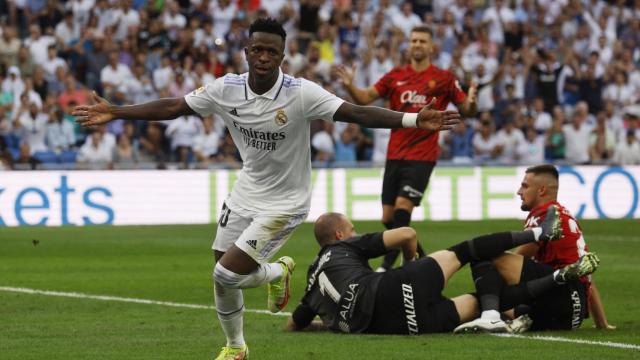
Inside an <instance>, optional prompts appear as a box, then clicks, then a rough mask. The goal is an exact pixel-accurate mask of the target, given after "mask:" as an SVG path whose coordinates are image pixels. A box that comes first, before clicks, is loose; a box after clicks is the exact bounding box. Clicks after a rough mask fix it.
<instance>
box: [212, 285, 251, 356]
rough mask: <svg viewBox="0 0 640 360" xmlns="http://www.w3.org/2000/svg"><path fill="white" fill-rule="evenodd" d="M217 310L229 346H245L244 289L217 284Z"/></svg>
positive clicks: (215, 292)
mask: <svg viewBox="0 0 640 360" xmlns="http://www.w3.org/2000/svg"><path fill="white" fill-rule="evenodd" d="M214 294H215V300H216V311H217V312H218V320H220V326H221V327H222V331H224V335H225V336H226V337H227V346H232V347H236V348H240V347H243V346H244V333H243V328H242V327H243V319H242V313H243V311H244V297H243V296H242V290H240V289H229V288H225V287H223V286H222V285H220V284H215V290H214Z"/></svg>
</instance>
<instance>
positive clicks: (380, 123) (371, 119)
mask: <svg viewBox="0 0 640 360" xmlns="http://www.w3.org/2000/svg"><path fill="white" fill-rule="evenodd" d="M433 104H434V101H432V102H431V103H430V104H429V105H427V106H425V107H423V108H422V110H420V112H419V113H417V114H415V113H401V112H397V111H392V110H388V109H383V108H380V107H377V106H359V105H354V104H351V103H348V102H345V103H343V104H342V105H340V107H339V108H338V110H337V111H336V113H335V114H334V115H333V120H334V121H342V122H348V123H355V124H360V125H362V126H364V127H368V128H387V129H395V128H401V127H417V128H420V129H424V130H429V131H442V130H450V129H453V128H454V127H455V125H456V124H458V123H459V122H460V113H459V112H458V111H456V110H446V111H438V110H432V109H431V107H432V106H433Z"/></svg>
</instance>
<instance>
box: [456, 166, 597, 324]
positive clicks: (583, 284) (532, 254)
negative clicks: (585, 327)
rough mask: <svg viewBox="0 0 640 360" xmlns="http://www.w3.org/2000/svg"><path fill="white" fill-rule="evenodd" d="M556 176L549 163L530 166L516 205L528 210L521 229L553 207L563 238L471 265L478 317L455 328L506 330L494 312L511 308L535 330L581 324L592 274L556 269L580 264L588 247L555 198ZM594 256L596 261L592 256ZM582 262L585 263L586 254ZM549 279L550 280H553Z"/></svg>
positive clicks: (534, 223) (538, 221)
mask: <svg viewBox="0 0 640 360" xmlns="http://www.w3.org/2000/svg"><path fill="white" fill-rule="evenodd" d="M558 177H559V175H558V170H557V169H556V168H555V167H554V166H553V165H538V166H533V167H530V168H528V169H527V170H526V173H525V176H524V179H523V180H522V183H521V185H520V189H519V190H518V195H519V196H520V198H521V199H522V205H521V209H522V210H524V211H529V216H528V217H527V219H526V221H525V229H531V228H535V227H538V226H539V224H541V223H542V222H543V221H544V219H545V216H547V215H546V214H548V212H549V209H550V208H555V209H556V211H557V213H558V216H559V220H560V222H559V226H560V228H561V233H562V236H561V237H560V239H558V240H556V241H552V242H551V241H550V242H532V243H528V244H525V245H522V246H520V247H518V248H516V249H515V252H514V253H505V254H504V255H501V256H499V257H497V258H496V259H494V260H493V262H479V263H475V264H472V275H473V278H474V282H475V285H476V290H477V295H478V297H479V299H480V303H481V309H482V315H481V317H480V318H479V319H476V320H474V321H472V322H469V323H467V324H463V325H461V326H460V327H459V328H457V329H456V332H461V333H464V332H477V331H490V332H501V331H505V330H504V329H503V328H502V324H501V321H500V320H499V318H500V315H499V311H505V310H509V309H514V308H515V313H514V314H513V315H514V316H518V315H520V313H522V312H526V313H527V314H528V316H529V317H530V318H531V320H533V324H532V329H534V330H545V329H565V330H569V329H576V328H578V327H580V325H581V324H582V321H583V319H584V318H585V317H586V316H587V314H588V311H589V309H588V306H587V303H588V302H589V298H590V295H589V294H590V288H591V276H590V275H589V276H583V277H580V278H579V279H578V280H574V281H565V279H563V276H564V274H563V270H561V269H563V268H566V267H567V266H568V265H571V264H574V263H576V264H578V265H576V266H580V264H581V263H582V262H583V261H579V260H581V259H583V257H584V256H585V255H586V254H588V247H587V245H586V243H585V241H584V238H583V236H582V231H581V230H580V226H579V225H578V222H577V220H576V219H575V218H574V217H573V216H572V215H571V213H570V212H569V210H567V209H566V208H564V206H562V205H560V203H558V201H557V194H558ZM594 260H595V261H596V262H597V257H594ZM585 261H589V259H588V257H587V258H585ZM583 265H585V266H588V265H589V264H586V263H585V264H583ZM494 266H495V267H494ZM549 275H551V276H550V277H549ZM545 276H546V278H545ZM532 280H533V281H532ZM551 280H555V281H554V282H555V284H554V283H553V282H551ZM543 290H544V291H543ZM540 294H542V295H541V296H538V295H540ZM590 303H591V304H593V302H590ZM600 306H601V304H600ZM602 313H603V314H604V312H602ZM594 317H597V316H594ZM604 322H605V323H606V318H605V319H604Z"/></svg>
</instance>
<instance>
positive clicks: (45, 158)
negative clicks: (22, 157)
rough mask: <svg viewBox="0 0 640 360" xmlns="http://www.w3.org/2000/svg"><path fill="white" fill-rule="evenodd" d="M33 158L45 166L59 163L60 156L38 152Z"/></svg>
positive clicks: (49, 152) (50, 152)
mask: <svg viewBox="0 0 640 360" xmlns="http://www.w3.org/2000/svg"><path fill="white" fill-rule="evenodd" d="M33 157H34V158H36V159H38V161H40V162H42V163H43V164H49V163H55V162H58V156H57V155H56V153H54V152H53V151H36V152H35V153H34V154H33Z"/></svg>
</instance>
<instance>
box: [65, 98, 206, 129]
mask: <svg viewBox="0 0 640 360" xmlns="http://www.w3.org/2000/svg"><path fill="white" fill-rule="evenodd" d="M91 98H92V100H93V104H92V105H80V106H76V108H75V109H73V111H72V112H71V115H73V116H77V117H78V118H77V119H76V122H78V123H80V124H81V125H82V126H85V127H88V126H96V125H101V124H106V123H108V122H109V121H111V120H114V119H123V120H171V119H175V118H177V117H179V116H184V115H193V114H195V112H194V111H193V110H192V109H191V108H190V107H189V105H187V102H186V101H185V100H184V98H181V97H180V98H164V99H158V100H154V101H150V102H147V103H144V104H136V105H127V106H115V105H112V104H110V103H109V102H108V101H107V100H105V99H104V98H102V97H100V96H98V94H96V93H95V91H94V92H92V93H91Z"/></svg>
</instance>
